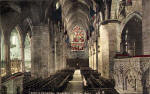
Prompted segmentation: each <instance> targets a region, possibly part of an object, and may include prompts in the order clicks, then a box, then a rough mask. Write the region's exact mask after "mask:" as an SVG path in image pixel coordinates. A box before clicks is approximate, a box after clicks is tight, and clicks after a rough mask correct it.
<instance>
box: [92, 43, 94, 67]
mask: <svg viewBox="0 0 150 94" xmlns="http://www.w3.org/2000/svg"><path fill="white" fill-rule="evenodd" d="M93 61H94V58H93V45H91V68H92V69H93V66H94V65H93Z"/></svg>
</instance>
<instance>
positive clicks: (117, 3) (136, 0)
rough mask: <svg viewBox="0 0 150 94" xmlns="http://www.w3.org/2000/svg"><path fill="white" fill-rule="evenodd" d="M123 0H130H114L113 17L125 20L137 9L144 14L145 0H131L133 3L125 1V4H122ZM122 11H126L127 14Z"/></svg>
mask: <svg viewBox="0 0 150 94" xmlns="http://www.w3.org/2000/svg"><path fill="white" fill-rule="evenodd" d="M121 1H125V2H127V1H128V0H112V6H111V19H119V20H123V19H124V18H125V17H126V16H128V15H129V14H131V13H133V12H135V11H137V12H139V13H141V14H142V1H143V0H131V1H132V4H128V3H124V5H121ZM122 3H123V2H122ZM121 11H122V12H121ZM122 13H125V15H124V14H122ZM123 15H124V17H123Z"/></svg>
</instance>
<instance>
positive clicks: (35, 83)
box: [23, 68, 75, 94]
mask: <svg viewBox="0 0 150 94" xmlns="http://www.w3.org/2000/svg"><path fill="white" fill-rule="evenodd" d="M74 70H75V69H74V68H68V69H64V70H61V71H58V72H56V73H55V74H53V75H51V76H49V77H48V78H45V79H42V78H36V79H33V80H29V81H26V82H24V84H23V94H30V93H31V92H62V91H63V90H64V89H65V87H66V86H67V83H68V82H69V81H70V80H72V78H73V74H74Z"/></svg>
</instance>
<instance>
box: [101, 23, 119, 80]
mask: <svg viewBox="0 0 150 94" xmlns="http://www.w3.org/2000/svg"><path fill="white" fill-rule="evenodd" d="M117 26H118V23H117V24H116V23H108V24H104V25H101V27H100V39H99V45H100V46H101V47H100V53H99V56H98V57H99V69H98V70H99V72H101V74H102V76H103V77H105V78H112V75H113V74H112V73H113V72H112V71H113V64H114V62H113V58H114V56H115V54H116V52H117Z"/></svg>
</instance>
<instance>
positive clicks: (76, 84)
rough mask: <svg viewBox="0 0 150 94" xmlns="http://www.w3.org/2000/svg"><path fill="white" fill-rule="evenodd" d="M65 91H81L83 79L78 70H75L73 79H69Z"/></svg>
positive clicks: (76, 92)
mask: <svg viewBox="0 0 150 94" xmlns="http://www.w3.org/2000/svg"><path fill="white" fill-rule="evenodd" d="M65 92H67V93H75V94H79V93H81V94H82V93H83V81H82V77H81V73H80V70H75V73H74V75H73V79H72V80H71V81H69V83H68V85H67V88H66V90H65Z"/></svg>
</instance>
